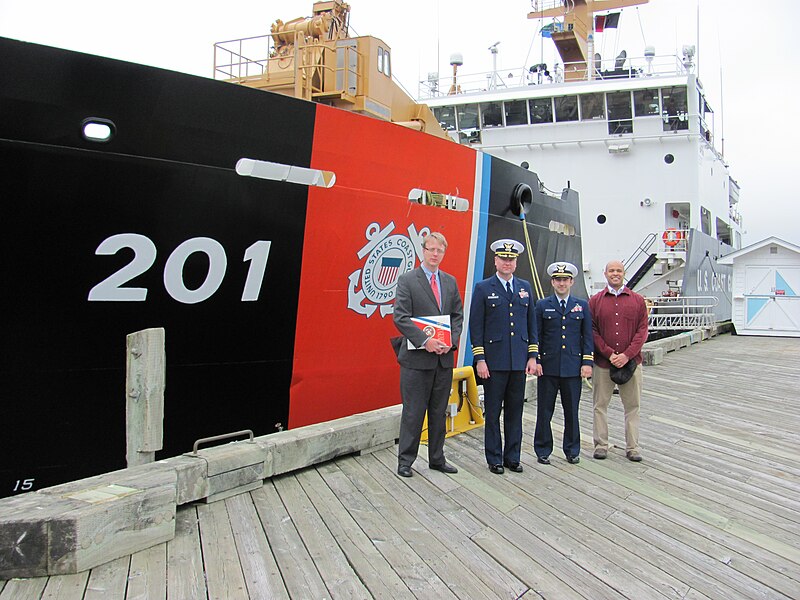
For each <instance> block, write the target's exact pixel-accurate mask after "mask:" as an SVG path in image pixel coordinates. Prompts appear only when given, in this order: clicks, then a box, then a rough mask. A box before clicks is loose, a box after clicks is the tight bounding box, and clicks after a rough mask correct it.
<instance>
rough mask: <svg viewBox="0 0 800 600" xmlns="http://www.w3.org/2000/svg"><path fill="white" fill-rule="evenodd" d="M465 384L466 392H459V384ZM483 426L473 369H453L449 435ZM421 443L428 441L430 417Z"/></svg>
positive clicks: (426, 419)
mask: <svg viewBox="0 0 800 600" xmlns="http://www.w3.org/2000/svg"><path fill="white" fill-rule="evenodd" d="M462 381H463V382H464V387H465V390H464V392H463V393H460V392H459V383H460V382H462ZM482 425H483V411H482V410H481V407H480V403H479V402H478V384H477V383H476V382H475V372H474V371H473V370H472V367H460V368H458V369H453V387H452V388H451V389H450V400H449V402H448V404H447V433H446V436H445V437H450V436H451V435H455V434H457V433H463V432H465V431H469V430H470V429H475V428H476V427H481V426H482ZM420 441H422V442H427V441H428V416H427V415H425V421H424V422H423V423H422V436H421V437H420Z"/></svg>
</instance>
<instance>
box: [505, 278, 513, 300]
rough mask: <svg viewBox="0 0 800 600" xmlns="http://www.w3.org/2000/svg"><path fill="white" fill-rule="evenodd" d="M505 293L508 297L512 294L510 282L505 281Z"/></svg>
mask: <svg viewBox="0 0 800 600" xmlns="http://www.w3.org/2000/svg"><path fill="white" fill-rule="evenodd" d="M506 291H507V292H508V295H509V296H510V295H511V294H513V293H514V292H512V291H511V282H510V281H506Z"/></svg>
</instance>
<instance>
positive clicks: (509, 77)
mask: <svg viewBox="0 0 800 600" xmlns="http://www.w3.org/2000/svg"><path fill="white" fill-rule="evenodd" d="M620 63H621V64H620ZM594 67H595V68H594V71H593V72H592V73H591V75H592V79H594V80H596V81H607V80H618V79H638V78H646V77H672V76H676V75H685V74H686V68H685V67H684V65H683V63H682V62H681V60H680V58H679V57H678V56H677V55H675V54H671V55H660V56H653V57H647V58H645V57H644V56H642V57H626V58H625V59H624V61H622V60H621V59H617V58H611V59H603V60H600V61H596V62H595V65H594ZM574 71H583V72H584V76H583V79H584V80H586V79H588V78H589V73H588V69H587V68H586V64H585V63H556V64H555V65H554V66H553V68H552V69H549V68H548V66H547V65H544V64H539V65H533V66H527V67H526V66H521V67H513V68H510V69H498V71H497V72H496V73H495V72H492V71H488V72H487V71H483V72H476V73H466V74H460V73H459V74H458V77H457V79H456V83H457V85H456V86H453V78H452V77H436V76H435V75H434V74H431V76H429V77H428V79H427V80H424V81H420V82H419V86H418V87H419V89H418V95H419V98H420V99H422V100H425V99H431V98H439V97H442V96H447V95H451V94H449V92H448V91H449V90H451V89H458V90H459V91H458V92H457V93H459V94H470V93H480V92H491V91H499V90H509V89H517V88H527V87H528V86H534V85H555V84H562V83H564V73H565V72H567V73H570V72H574ZM571 81H573V82H574V81H575V78H574V76H572V78H571Z"/></svg>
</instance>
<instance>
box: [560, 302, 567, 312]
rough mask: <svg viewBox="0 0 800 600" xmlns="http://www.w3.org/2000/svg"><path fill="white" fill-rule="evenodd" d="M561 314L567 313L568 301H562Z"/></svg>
mask: <svg viewBox="0 0 800 600" xmlns="http://www.w3.org/2000/svg"><path fill="white" fill-rule="evenodd" d="M561 312H562V313H563V312H567V301H566V300H562V301H561Z"/></svg>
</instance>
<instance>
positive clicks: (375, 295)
mask: <svg viewBox="0 0 800 600" xmlns="http://www.w3.org/2000/svg"><path fill="white" fill-rule="evenodd" d="M394 228H395V224H394V221H392V222H390V223H389V224H388V225H387V226H386V227H384V228H383V229H381V226H380V225H379V224H378V223H371V224H370V225H369V226H368V227H367V230H366V232H365V237H366V238H367V243H366V244H365V245H364V247H363V248H361V250H359V251H358V252H357V253H356V255H357V256H358V258H359V259H361V260H364V258H365V257H366V260H365V262H364V264H363V266H362V268H361V269H357V270H356V271H353V272H352V273H350V277H349V280H350V285H349V286H348V288H347V308H349V309H350V310H352V311H355V312H357V313H358V314H361V315H365V316H366V317H367V318H369V317H371V316H372V314H373V313H374V312H375V311H376V310H379V312H380V315H381V317H385V316H386V315H388V314H391V313H392V310H393V304H392V303H393V302H394V297H395V293H396V291H397V278H398V277H400V275H402V274H403V273H406V272H408V271H410V270H411V269H413V268H414V266H415V264H416V263H417V261H418V260H420V261H421V260H422V256H421V254H422V238H423V237H424V236H426V235H427V234H428V233H430V229H428V228H427V227H425V228H423V229H422V230H420V231H419V232H417V230H416V227H414V225H413V224H412V225H409V227H408V235H407V236H406V235H402V234H394V235H390V234H391V233H392V232H393V231H394Z"/></svg>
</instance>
